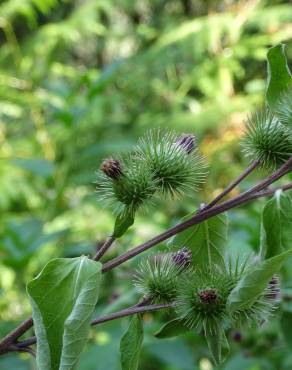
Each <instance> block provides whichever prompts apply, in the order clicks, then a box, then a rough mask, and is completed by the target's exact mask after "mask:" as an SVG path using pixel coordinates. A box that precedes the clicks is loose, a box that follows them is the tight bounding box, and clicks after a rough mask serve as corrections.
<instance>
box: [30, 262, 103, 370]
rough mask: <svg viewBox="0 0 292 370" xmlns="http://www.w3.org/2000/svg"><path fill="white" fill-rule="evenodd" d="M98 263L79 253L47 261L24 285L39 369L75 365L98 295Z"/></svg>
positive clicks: (63, 369) (68, 368) (64, 369)
mask: <svg viewBox="0 0 292 370" xmlns="http://www.w3.org/2000/svg"><path fill="white" fill-rule="evenodd" d="M100 276H101V264H100V263H99V262H95V261H92V260H89V259H88V258H87V257H85V256H82V257H78V258H72V259H66V258H56V259H54V260H52V261H50V262H49V263H48V264H47V265H46V266H45V267H44V269H43V270H42V271H41V273H40V274H39V275H38V276H37V277H36V278H35V279H33V280H32V281H30V282H29V283H28V285H27V292H28V295H29V298H30V302H31V304H32V309H33V320H34V327H35V332H36V337H37V343H38V345H37V366H38V369H39V370H71V369H74V368H75V367H76V364H77V362H78V359H79V356H80V354H81V351H82V349H83V347H84V345H85V343H86V341H87V335H88V331H89V327H90V318H91V314H92V312H93V310H94V307H95V305H96V302H97V298H98V288H99V280H100Z"/></svg>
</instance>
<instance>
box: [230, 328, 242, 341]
mask: <svg viewBox="0 0 292 370" xmlns="http://www.w3.org/2000/svg"><path fill="white" fill-rule="evenodd" d="M231 338H232V339H233V340H234V342H236V343H240V342H242V339H243V338H242V334H241V332H240V331H238V330H235V331H233V332H232V333H231Z"/></svg>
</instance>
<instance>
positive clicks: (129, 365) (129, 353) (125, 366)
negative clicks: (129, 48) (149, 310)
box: [120, 315, 144, 370]
mask: <svg viewBox="0 0 292 370" xmlns="http://www.w3.org/2000/svg"><path fill="white" fill-rule="evenodd" d="M143 336H144V334H143V323H142V318H141V315H134V316H133V317H132V318H131V322H130V325H129V327H128V329H127V331H126V333H125V334H124V335H123V337H122V339H121V344H120V351H121V364H122V370H137V369H138V365H139V356H140V351H141V347H142V342H143Z"/></svg>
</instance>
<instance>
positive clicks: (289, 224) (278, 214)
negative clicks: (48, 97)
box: [261, 190, 292, 258]
mask: <svg viewBox="0 0 292 370" xmlns="http://www.w3.org/2000/svg"><path fill="white" fill-rule="evenodd" d="M291 210H292V199H291V197H290V196H289V195H288V194H285V193H284V192H283V191H282V190H278V191H277V192H276V193H275V195H274V197H273V198H272V199H270V200H269V201H268V202H267V203H266V205H265V207H264V209H263V214H262V228H261V256H262V257H266V258H270V257H273V256H275V255H277V254H280V253H281V252H284V250H287V249H290V248H291V247H292V212H291Z"/></svg>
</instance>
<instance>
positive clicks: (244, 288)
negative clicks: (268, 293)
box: [227, 249, 292, 312]
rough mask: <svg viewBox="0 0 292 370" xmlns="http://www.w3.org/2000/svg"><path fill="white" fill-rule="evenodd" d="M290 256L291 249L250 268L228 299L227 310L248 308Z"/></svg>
mask: <svg viewBox="0 0 292 370" xmlns="http://www.w3.org/2000/svg"><path fill="white" fill-rule="evenodd" d="M291 254H292V249H290V250H289V251H286V252H284V253H282V254H280V255H278V256H275V257H272V258H270V259H267V260H265V261H261V262H259V263H258V264H257V265H255V266H252V267H250V268H249V269H248V271H247V272H246V273H245V274H244V276H243V277H242V279H241V280H240V281H239V282H238V284H237V285H236V286H235V288H234V289H233V290H232V291H231V293H230V295H229V297H228V300H227V308H228V309H229V311H230V312H233V311H236V310H239V309H243V308H249V307H250V306H251V305H252V304H253V303H254V301H255V300H256V299H257V297H258V296H259V294H261V293H262V292H263V291H264V289H265V288H266V287H267V285H268V282H269V281H270V279H271V278H272V276H273V275H274V274H275V273H277V272H278V271H279V270H280V269H281V267H282V264H283V262H284V261H285V259H286V258H287V257H289V256H290V255H291Z"/></svg>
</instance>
